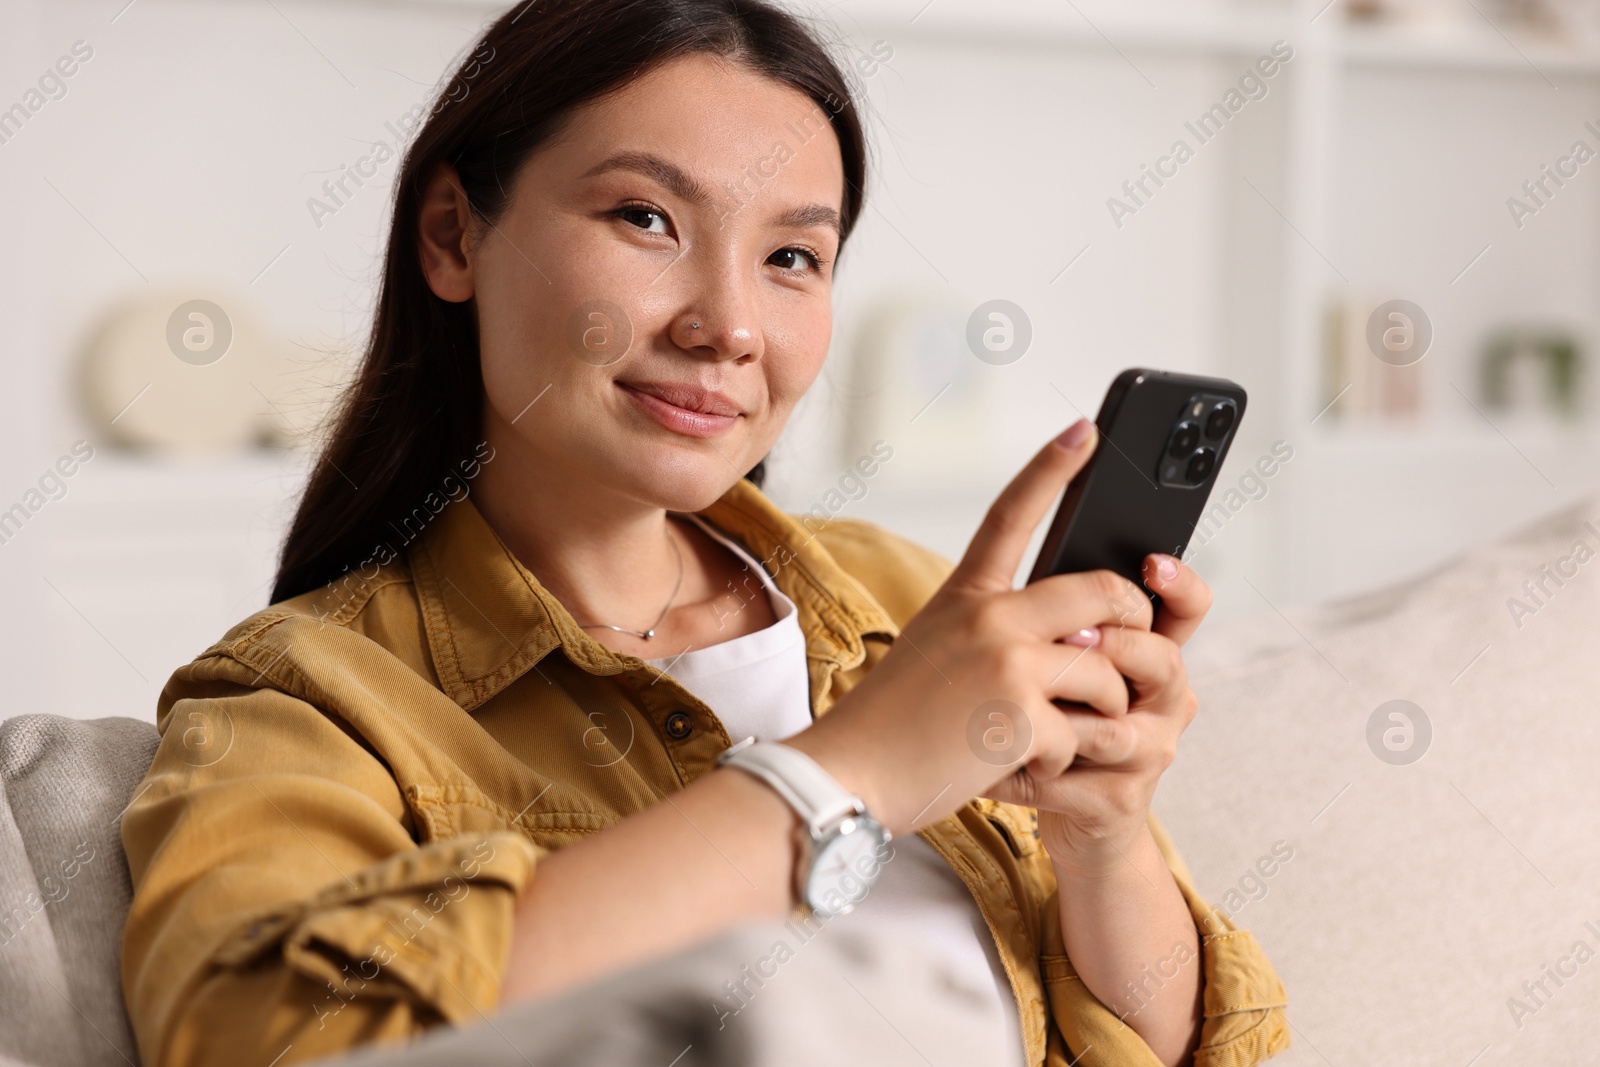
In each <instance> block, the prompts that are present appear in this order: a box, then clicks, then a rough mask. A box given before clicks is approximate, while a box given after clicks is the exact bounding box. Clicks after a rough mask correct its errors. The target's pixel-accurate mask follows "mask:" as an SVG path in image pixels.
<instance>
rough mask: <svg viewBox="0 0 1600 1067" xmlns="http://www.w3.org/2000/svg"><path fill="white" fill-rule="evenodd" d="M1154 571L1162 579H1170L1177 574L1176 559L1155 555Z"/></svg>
mask: <svg viewBox="0 0 1600 1067" xmlns="http://www.w3.org/2000/svg"><path fill="white" fill-rule="evenodd" d="M1156 573H1157V574H1159V575H1161V578H1162V580H1163V581H1168V582H1170V581H1172V579H1174V578H1176V577H1177V576H1178V561H1177V560H1175V559H1173V558H1172V557H1171V556H1157V557H1156Z"/></svg>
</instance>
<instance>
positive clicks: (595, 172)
mask: <svg viewBox="0 0 1600 1067" xmlns="http://www.w3.org/2000/svg"><path fill="white" fill-rule="evenodd" d="M613 170H627V171H632V172H634V173H635V174H642V175H644V176H645V177H647V178H650V179H652V180H653V181H655V182H656V183H657V184H659V185H662V186H664V187H666V188H667V189H670V190H671V191H672V192H673V193H674V194H676V195H677V196H679V197H682V198H683V199H684V200H687V201H689V202H690V203H691V204H696V205H700V206H706V205H709V204H710V203H711V202H712V199H713V194H712V191H711V189H710V188H709V187H708V186H706V184H705V183H704V182H701V181H699V180H698V179H696V178H695V177H694V176H692V175H691V174H689V173H688V172H687V171H685V170H684V169H683V168H682V167H680V166H678V165H677V164H676V163H673V162H672V161H671V160H667V159H663V158H661V157H660V156H658V155H654V154H652V153H650V152H620V153H618V154H617V155H614V156H611V157H610V158H608V159H605V160H603V161H602V162H600V163H597V164H596V165H595V166H593V167H590V168H589V169H588V170H587V171H585V172H584V174H583V177H584V178H594V177H598V176H599V175H601V174H605V173H607V172H609V171H613ZM777 224H778V225H779V226H796V227H806V226H827V227H830V228H832V230H833V232H834V233H836V234H837V233H842V232H843V229H844V227H843V224H842V222H841V220H840V218H839V212H837V211H835V210H834V209H833V208H831V207H828V206H827V205H826V204H806V205H805V206H803V207H795V208H790V209H789V210H788V211H785V212H784V213H783V214H782V215H780V216H778V219H777Z"/></svg>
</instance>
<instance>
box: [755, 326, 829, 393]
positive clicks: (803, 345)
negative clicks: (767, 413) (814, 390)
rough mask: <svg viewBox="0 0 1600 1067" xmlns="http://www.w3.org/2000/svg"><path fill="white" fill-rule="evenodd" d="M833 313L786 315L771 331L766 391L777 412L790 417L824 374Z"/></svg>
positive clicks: (769, 333) (769, 334)
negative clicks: (795, 406) (823, 369)
mask: <svg viewBox="0 0 1600 1067" xmlns="http://www.w3.org/2000/svg"><path fill="white" fill-rule="evenodd" d="M832 331H833V317H832V311H831V309H830V308H828V307H827V306H826V305H824V306H823V308H822V310H821V311H820V312H818V313H813V314H810V315H807V314H795V315H791V316H786V317H785V319H784V320H783V321H781V322H780V323H779V324H778V325H777V326H776V327H775V328H773V329H771V330H769V332H768V337H769V342H768V346H767V356H766V359H767V388H768V392H769V394H770V397H771V401H772V406H773V408H774V410H775V412H776V413H778V414H782V415H785V416H786V415H787V414H788V413H789V412H790V411H791V410H792V409H793V408H794V405H795V404H796V403H798V402H799V400H800V398H801V397H802V396H803V395H805V392H806V390H807V389H809V388H811V384H812V383H813V382H815V381H816V380H817V375H819V374H821V373H822V366H823V363H824V362H826V361H827V358H828V342H829V340H830V338H831V337H832Z"/></svg>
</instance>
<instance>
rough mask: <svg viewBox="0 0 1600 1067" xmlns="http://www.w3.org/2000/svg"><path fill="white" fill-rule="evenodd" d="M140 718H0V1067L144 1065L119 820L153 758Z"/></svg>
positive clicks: (148, 730)
mask: <svg viewBox="0 0 1600 1067" xmlns="http://www.w3.org/2000/svg"><path fill="white" fill-rule="evenodd" d="M157 740H158V738H157V735H156V728H155V726H154V725H153V724H151V723H148V722H141V721H139V720H137V719H122V718H108V719H94V720H87V721H85V720H78V719H67V718H62V717H60V716H56V715H23V716H19V717H17V718H13V719H6V720H5V721H4V722H0V1064H6V1063H8V1062H9V1063H21V1064H29V1065H33V1067H56V1065H60V1067H72V1065H76V1064H86V1065H93V1067H99V1065H102V1064H104V1065H106V1067H112V1065H116V1067H127V1065H128V1064H130V1063H135V1064H136V1063H137V1062H138V1054H137V1053H136V1051H135V1050H134V1043H133V1036H132V1034H131V1033H130V1032H129V1030H128V1022H127V1016H126V1014H125V1012H124V1009H123V1005H122V986H121V982H120V979H119V954H120V948H121V943H122V925H123V922H124V920H125V919H126V917H127V913H128V902H129V900H130V899H131V898H132V887H131V885H130V883H129V879H128V867H127V863H126V861H125V860H124V859H123V854H122V840H121V831H120V826H119V823H118V819H119V817H120V816H121V813H122V809H123V808H124V807H125V806H126V805H127V803H128V800H129V798H130V797H131V796H132V794H133V790H134V789H135V788H136V787H137V786H138V784H139V782H140V780H141V779H142V778H143V777H144V773H145V771H146V770H148V769H149V767H150V761H151V759H153V758H154V756H155V750H156V743H157Z"/></svg>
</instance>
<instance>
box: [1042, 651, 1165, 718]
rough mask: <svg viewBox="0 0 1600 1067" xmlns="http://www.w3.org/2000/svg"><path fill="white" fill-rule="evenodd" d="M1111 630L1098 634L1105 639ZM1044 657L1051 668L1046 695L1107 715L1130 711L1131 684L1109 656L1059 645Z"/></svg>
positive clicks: (1046, 683) (1045, 686)
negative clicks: (1082, 705)
mask: <svg viewBox="0 0 1600 1067" xmlns="http://www.w3.org/2000/svg"><path fill="white" fill-rule="evenodd" d="M1133 632H1134V633H1143V631H1142V630H1136V631H1133ZM1107 633H1109V630H1102V631H1098V632H1097V633H1096V635H1095V636H1096V638H1097V640H1104V638H1105V635H1106V634H1107ZM1146 636H1149V635H1146ZM1044 658H1045V662H1046V664H1047V665H1048V666H1049V668H1050V670H1051V674H1050V677H1049V680H1048V681H1046V682H1045V684H1044V695H1045V696H1047V697H1049V698H1050V699H1051V700H1064V701H1068V702H1070V703H1074V704H1087V705H1088V706H1089V707H1091V708H1093V709H1094V710H1096V711H1098V712H1100V713H1101V714H1104V715H1126V714H1128V683H1127V682H1126V681H1125V680H1124V679H1123V676H1122V672H1120V671H1119V670H1118V669H1117V667H1116V665H1115V664H1113V663H1112V662H1111V659H1110V658H1109V657H1107V656H1105V655H1103V654H1102V653H1101V652H1099V651H1098V650H1096V649H1091V648H1079V647H1077V646H1074V645H1068V644H1055V645H1051V646H1049V649H1048V651H1046V652H1045V653H1044Z"/></svg>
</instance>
